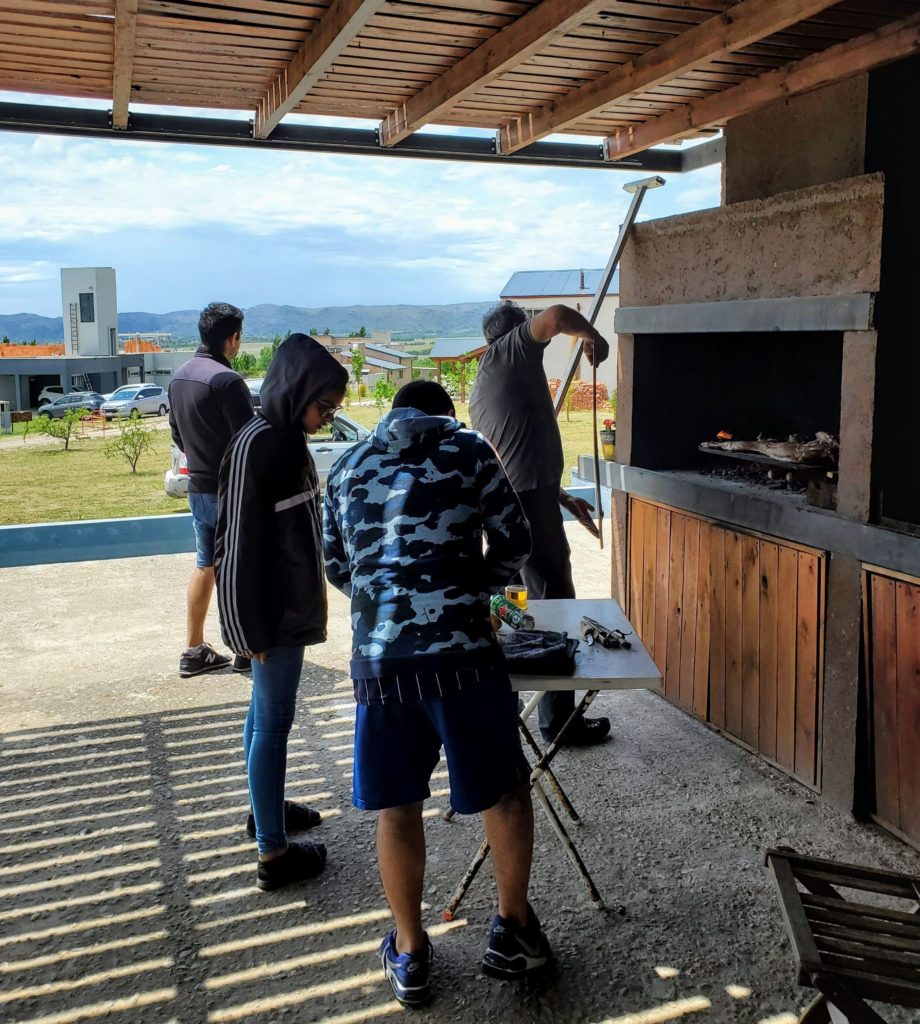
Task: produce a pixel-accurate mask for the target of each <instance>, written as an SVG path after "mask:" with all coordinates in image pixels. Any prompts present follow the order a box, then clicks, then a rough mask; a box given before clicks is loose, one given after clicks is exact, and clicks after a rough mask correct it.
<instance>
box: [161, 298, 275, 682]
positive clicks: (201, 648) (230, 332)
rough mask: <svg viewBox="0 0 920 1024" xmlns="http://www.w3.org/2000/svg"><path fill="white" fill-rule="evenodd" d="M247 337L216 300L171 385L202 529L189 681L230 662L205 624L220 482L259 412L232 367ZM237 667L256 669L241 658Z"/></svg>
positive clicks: (233, 313) (172, 422)
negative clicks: (243, 430) (232, 449)
mask: <svg viewBox="0 0 920 1024" xmlns="http://www.w3.org/2000/svg"><path fill="white" fill-rule="evenodd" d="M242 332H243V313H242V310H239V309H237V308H236V306H231V305H230V304H229V303H227V302H212V303H211V304H210V305H209V306H207V307H205V309H203V310H202V312H201V316H200V317H199V319H198V334H199V335H200V337H201V346H200V347H199V349H198V351H197V352H196V353H195V355H194V356H193V357H192V358H191V359H190V360H189V361H188V362H187V363H183V364H182V366H180V367H179V369H178V370H176V372H175V373H174V374H173V377H172V380H171V381H170V382H169V426H170V428H171V430H172V436H173V441H175V442H176V444H177V445H178V446H179V448H180V449H181V450H182V451H183V452H185V457H186V459H187V460H188V472H189V478H188V480H189V482H188V504H189V508H190V509H191V511H192V526H193V527H194V529H195V552H196V553H195V571H194V573H193V574H192V579H191V581H190V582H189V585H188V617H187V632H188V635H187V637H186V648H185V650H184V651H183V652H182V656H181V657H180V658H179V675H180V676H182V677H183V678H187V677H188V676H197V675H201V673H203V672H215V671H217V670H218V669H222V668H225V667H226V666H227V665H229V664H230V659H229V658H228V657H227V656H226V655H224V654H218V652H217V651H215V650H214V648H213V647H212V646H211V645H210V644H209V643H207V641H206V640H205V638H204V623H205V619H206V618H207V614H208V606H209V605H210V603H211V595H212V594H213V593H214V529H215V527H216V526H217V479H218V475H219V472H220V463H221V460H222V459H223V457H224V452H225V451H226V450H227V445H228V444H229V443H230V439H231V438H232V437H233V435H234V434H235V433H236V432H237V431H238V430H239V429H240V427H242V426H244V425H245V424H246V423H248V422H249V421H250V420H251V419H252V417H253V415H254V411H255V410H254V409H253V405H252V396H251V395H250V393H249V388H248V387H246V383H245V381H244V380H243V378H242V377H241V376H240V375H239V374H238V373H237V372H236V371H235V370H233V369H232V368H231V366H230V360H231V359H233V357H234V356H235V355H236V354H237V353H238V352H239V350H240V342H241V340H242ZM233 667H234V668H235V669H237V670H238V671H245V670H246V669H248V668H249V662H248V660H247V659H243V658H237V660H236V661H235V662H234V665H233Z"/></svg>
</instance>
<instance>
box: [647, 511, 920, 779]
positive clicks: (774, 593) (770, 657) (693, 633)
mask: <svg viewBox="0 0 920 1024" xmlns="http://www.w3.org/2000/svg"><path fill="white" fill-rule="evenodd" d="M628 524H629V573H628V580H629V595H628V597H629V614H630V619H631V620H632V622H633V623H634V625H635V627H636V630H637V631H638V632H639V634H640V636H641V637H642V640H643V642H644V643H645V645H646V647H648V649H649V651H650V652H651V655H652V657H653V658H654V659H655V663H656V664H657V665H658V667H659V669H660V670H661V672H662V675H663V676H664V679H665V696H666V697H667V698H668V699H669V700H672V701H673V702H674V703H675V704H678V705H680V706H681V707H682V708H685V709H686V710H687V711H690V712H691V713H692V714H695V715H697V716H699V717H700V718H702V719H704V720H705V721H708V722H710V723H711V724H712V725H714V726H716V727H717V728H719V729H722V730H724V731H725V732H726V733H727V734H728V735H730V736H732V737H734V738H735V739H737V740H740V741H741V742H742V743H744V744H745V745H746V746H748V747H751V748H752V749H753V750H757V751H759V752H760V753H761V754H763V755H764V757H766V758H768V759H769V760H770V761H772V762H773V763H775V764H777V765H779V766H780V767H782V768H783V769H785V770H786V771H788V772H789V773H790V774H792V775H794V776H795V777H796V778H798V779H800V780H801V781H802V782H804V783H806V784H807V785H809V786H815V787H817V786H818V785H819V781H820V770H819V765H820V721H821V718H820V715H821V679H822V654H823V649H824V578H825V558H826V556H825V555H824V553H823V552H820V551H815V550H813V549H811V548H804V547H801V546H799V545H793V544H788V543H786V542H784V541H778V540H775V539H773V538H769V537H763V536H755V535H751V534H747V533H740V532H738V531H736V530H733V529H730V528H728V527H726V526H723V525H721V524H717V523H714V522H711V521H709V520H705V519H701V518H700V517H698V516H693V515H690V514H688V513H686V512H682V511H679V510H677V509H673V508H668V507H666V506H663V505H658V504H655V503H653V502H648V501H643V500H640V499H638V498H633V497H631V498H630V502H629V520H628ZM918 607H920V605H918Z"/></svg>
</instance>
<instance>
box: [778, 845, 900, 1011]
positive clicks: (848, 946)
mask: <svg viewBox="0 0 920 1024" xmlns="http://www.w3.org/2000/svg"><path fill="white" fill-rule="evenodd" d="M767 864H768V866H769V867H770V868H771V869H772V871H773V878H774V880H775V882H776V887H777V889H778V891H779V898H780V904H781V906H782V911H783V917H784V918H785V920H786V928H787V930H788V932H789V937H790V939H791V940H792V944H793V946H794V947H795V951H796V955H797V956H798V959H799V984H801V985H808V986H810V987H811V988H815V989H817V990H818V992H819V995H818V998H817V999H816V1000H815V1001H814V1002H813V1003H812V1004H811V1005H810V1006H809V1007H808V1009H807V1010H806V1011H805V1013H804V1014H803V1015H802V1017H801V1018H800V1020H799V1024H829V1022H830V1024H879V1022H881V1024H885V1018H884V1017H881V1016H879V1014H878V1013H877V1012H876V1011H875V1010H873V1009H872V1007H870V1006H869V1005H868V1004H867V1000H873V1001H875V1002H880V1003H887V1004H889V1005H893V1006H908V1007H917V1008H920V878H918V877H916V876H914V875H903V874H900V873H898V872H895V871H881V870H877V869H875V868H864V867H859V866H858V865H856V864H842V863H840V862H839V861H833V860H821V859H819V858H817V857H804V856H801V855H799V854H797V853H796V852H795V851H794V850H790V849H787V848H781V849H778V850H769V851H768V852H767ZM841 889H843V890H856V891H857V892H860V893H871V894H872V897H885V899H884V900H876V899H873V898H872V897H870V898H869V899H868V900H867V901H866V902H863V901H862V900H861V899H857V900H853V899H849V898H847V897H846V896H843V895H842V894H841V892H840V891H839V890H841ZM895 904H897V905H898V907H897V908H896V907H895Z"/></svg>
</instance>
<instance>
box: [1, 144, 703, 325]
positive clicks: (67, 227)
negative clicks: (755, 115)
mask: <svg viewBox="0 0 920 1024" xmlns="http://www.w3.org/2000/svg"><path fill="white" fill-rule="evenodd" d="M632 177H635V172H628V171H612V170H604V171H598V170H562V169H558V168H542V167H522V166H515V165H497V164H473V163H451V162H448V161H422V160H404V159H399V158H396V157H392V156H382V157H359V156H337V155H332V154H318V153H291V152H285V153H278V152H267V151H261V150H260V151H253V150H246V149H228V148H223V147H206V146H200V147H193V146H179V145H170V144H161V143H144V142H137V141H131V140H118V141H114V140H113V141H110V140H75V139H68V138H62V137H43V136H26V135H23V136H6V137H5V138H4V140H3V144H2V146H0V181H3V183H4V184H3V189H2V192H0V261H2V262H3V263H4V264H5V265H6V269H7V270H9V269H10V268H13V270H15V269H16V268H17V267H19V268H25V269H20V270H19V271H17V272H19V273H33V274H42V275H43V276H42V277H41V278H37V277H25V278H21V279H20V281H36V280H44V279H47V278H50V277H54V276H55V275H56V263H54V256H55V255H56V254H57V253H58V252H60V251H61V250H62V249H66V250H67V252H68V253H69V254H71V255H69V256H68V259H69V260H70V261H71V262H74V260H76V261H77V262H79V260H80V259H83V258H87V259H88V257H83V256H82V254H81V253H82V250H83V249H87V250H89V249H94V250H95V251H96V252H97V253H98V250H99V248H100V243H105V244H106V245H108V246H109V247H110V249H111V252H112V255H111V256H104V257H102V258H103V260H104V262H111V263H112V264H113V265H116V266H117V265H118V262H119V260H118V251H119V248H122V247H124V246H125V245H126V244H127V245H129V246H130V247H131V248H132V250H134V251H135V252H136V251H141V252H142V251H143V250H144V248H145V246H147V245H149V246H150V248H151V250H153V249H154V248H159V247H160V241H159V240H160V239H173V238H175V239H176V240H177V243H176V250H175V258H176V260H177V261H181V260H182V258H183V254H182V243H181V241H179V240H180V239H187V238H189V236H190V235H192V236H195V237H199V238H208V237H217V236H220V237H221V238H222V239H224V240H225V241H224V242H223V243H222V245H224V246H227V245H228V244H229V245H235V242H233V241H232V240H233V239H236V240H238V241H239V252H238V253H237V254H235V259H236V260H237V262H239V261H240V260H242V261H243V262H245V259H246V247H247V238H248V239H250V240H254V239H261V240H274V239H277V241H278V245H277V247H276V248H272V245H273V242H272V241H270V242H269V250H268V251H269V252H271V253H274V252H277V254H278V255H277V259H278V260H279V261H281V260H283V259H284V258H285V255H284V254H285V252H287V253H290V252H291V251H292V250H296V251H299V252H310V251H311V250H315V254H314V257H313V258H315V259H316V260H322V261H324V262H325V263H326V264H327V266H335V267H338V266H341V267H343V268H345V267H348V268H358V270H357V272H356V271H355V270H354V269H350V270H349V271H348V273H350V274H353V275H354V276H355V279H356V284H355V290H356V291H359V290H360V289H361V280H362V277H363V278H364V279H365V280H367V279H369V278H370V276H372V275H373V276H375V277H376V278H377V279H382V278H384V277H385V276H386V275H391V276H392V275H397V276H401V277H402V278H403V279H404V278H405V276H406V275H407V274H408V275H410V276H411V275H413V274H414V273H417V272H418V271H420V270H422V269H424V270H425V271H426V280H427V281H428V282H429V283H430V281H431V280H432V275H433V274H434V275H437V276H440V278H441V279H442V280H444V281H445V282H446V284H445V286H444V288H443V290H444V291H449V292H450V294H452V295H454V296H455V301H461V300H463V299H467V298H483V297H485V298H487V297H489V296H492V295H495V294H497V291H498V290H499V289H500V287H501V286H502V285H503V284H504V282H505V280H506V279H507V278H508V277H509V276H510V274H511V273H512V272H514V271H515V270H522V269H536V268H560V269H561V268H565V267H597V266H603V264H604V263H605V262H606V260H607V257H608V254H609V251H610V248H611V246H612V244H613V241H614V238H615V237H616V233H617V231H618V229H619V224H620V221H621V220H622V217H623V214H624V213H625V210H626V207H627V205H628V201H629V196H627V195H626V194H625V193H624V192H623V191H622V190H621V187H620V186H621V185H622V184H623V182H624V181H628V180H630V179H631V178H632ZM717 202H718V168H704V169H703V170H701V171H697V172H694V174H692V175H687V176H685V178H684V179H683V180H681V179H680V178H679V176H676V175H675V176H673V177H671V178H670V180H669V187H668V188H667V189H660V190H657V191H656V192H654V193H651V194H650V196H649V199H648V200H647V203H646V206H645V207H644V210H643V213H644V214H645V215H647V216H663V215H667V214H669V213H675V212H683V211H685V210H688V209H694V208H700V207H702V206H709V205H713V204H714V203H717ZM228 238H229V239H231V241H230V242H228V241H227V239H228ZM107 239H108V241H106V240H107ZM154 243H156V244H154ZM261 251H263V252H265V251H266V250H265V247H264V245H263V246H262V249H261ZM26 255H27V256H29V257H31V258H32V260H33V262H31V263H30V262H29V261H28V260H26V259H24V258H23V259H22V260H21V261H18V258H19V257H20V256H22V257H25V256H26ZM36 257H44V258H43V259H36ZM48 257H50V258H48ZM97 259H98V256H97ZM226 260H227V253H226V252H224V251H222V252H219V253H215V262H216V263H220V262H221V261H225V262H226ZM30 267H31V268H32V269H31V270H30V269H29V268H30ZM42 268H44V269H42ZM2 269H3V268H0V274H2ZM156 269H157V268H156V267H155V266H151V272H152V273H153V272H155V271H156ZM200 273H202V270H201V267H200V266H189V268H188V274H190V275H191V274H200ZM2 280H3V277H2V276H0V281H2ZM9 280H12V278H9ZM424 300H425V296H424V295H422V294H419V295H418V296H417V297H416V298H415V300H414V301H424ZM354 301H361V299H360V297H356V299H355V300H354ZM171 302H172V300H171V297H170V296H169V295H163V296H162V298H161V300H160V301H159V302H158V303H157V304H156V305H157V308H164V309H165V308H170V306H171Z"/></svg>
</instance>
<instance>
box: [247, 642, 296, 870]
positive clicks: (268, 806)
mask: <svg viewBox="0 0 920 1024" xmlns="http://www.w3.org/2000/svg"><path fill="white" fill-rule="evenodd" d="M303 651H304V649H303V648H302V647H272V648H270V649H269V650H268V652H267V655H268V657H267V660H266V662H265V664H264V665H263V664H262V663H261V662H260V661H259V659H258V658H253V659H252V700H251V701H250V703H249V714H248V715H247V716H246V724H245V726H244V727H243V751H244V753H245V755H246V773H247V776H248V778H249V797H250V799H251V800H252V813H253V817H254V818H255V820H256V842H257V843H258V844H259V853H274V852H275V851H276V850H283V849H284V847H285V846H287V833H286V832H285V830H284V776H285V770H286V768H287V740H288V735H289V734H290V731H291V726H292V725H293V724H294V708H295V704H296V701H297V687H298V685H299V684H300V672H301V669H302V668H303Z"/></svg>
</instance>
